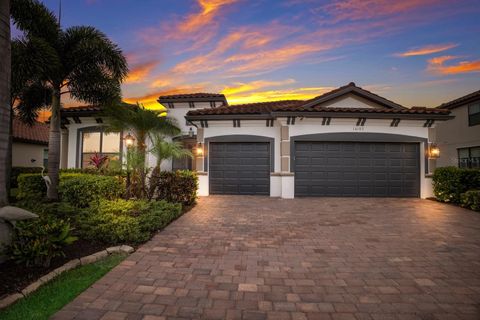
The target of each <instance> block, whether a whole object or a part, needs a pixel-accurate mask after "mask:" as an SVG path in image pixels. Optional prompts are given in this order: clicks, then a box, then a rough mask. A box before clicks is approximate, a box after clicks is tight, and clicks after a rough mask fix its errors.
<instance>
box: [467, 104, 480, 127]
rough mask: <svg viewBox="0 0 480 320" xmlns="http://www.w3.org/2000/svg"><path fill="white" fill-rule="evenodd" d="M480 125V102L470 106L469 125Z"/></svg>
mask: <svg viewBox="0 0 480 320" xmlns="http://www.w3.org/2000/svg"><path fill="white" fill-rule="evenodd" d="M477 124H480V102H476V103H473V104H471V105H469V106H468V125H469V126H470V127H471V126H476V125H477Z"/></svg>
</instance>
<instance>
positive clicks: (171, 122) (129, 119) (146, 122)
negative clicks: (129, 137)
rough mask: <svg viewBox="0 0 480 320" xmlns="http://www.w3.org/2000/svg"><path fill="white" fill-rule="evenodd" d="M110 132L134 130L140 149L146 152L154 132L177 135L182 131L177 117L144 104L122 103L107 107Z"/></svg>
mask: <svg viewBox="0 0 480 320" xmlns="http://www.w3.org/2000/svg"><path fill="white" fill-rule="evenodd" d="M104 115H105V116H106V118H107V121H106V123H107V126H106V130H107V131H108V132H119V131H130V130H131V131H132V134H133V135H135V138H136V141H137V147H138V149H139V150H140V151H142V152H144V153H145V152H146V150H147V149H146V148H147V144H146V142H147V137H148V138H150V140H153V136H154V134H162V135H166V136H175V135H178V134H180V133H181V130H180V128H178V125H177V122H176V121H175V119H172V118H169V117H164V116H162V115H161V113H160V112H158V111H155V110H149V109H146V108H145V107H143V106H142V105H132V104H127V103H120V104H118V105H113V106H109V107H107V108H105V110H104Z"/></svg>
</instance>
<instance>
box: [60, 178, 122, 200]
mask: <svg viewBox="0 0 480 320" xmlns="http://www.w3.org/2000/svg"><path fill="white" fill-rule="evenodd" d="M59 191H60V196H61V198H62V200H63V201H67V202H69V203H70V204H72V205H73V206H75V207H78V208H86V207H88V206H89V205H90V203H91V202H93V201H98V200H100V199H116V198H119V197H121V196H122V195H123V194H124V193H125V186H124V184H123V181H121V180H120V179H119V178H117V177H112V176H100V175H93V174H82V173H70V174H62V176H61V178H60V188H59Z"/></svg>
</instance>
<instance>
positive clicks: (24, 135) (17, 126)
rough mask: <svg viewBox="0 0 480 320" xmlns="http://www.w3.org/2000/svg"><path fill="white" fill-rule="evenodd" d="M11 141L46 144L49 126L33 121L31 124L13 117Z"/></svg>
mask: <svg viewBox="0 0 480 320" xmlns="http://www.w3.org/2000/svg"><path fill="white" fill-rule="evenodd" d="M12 129H13V130H12V131H13V141H17V142H26V143H35V144H44V145H48V135H49V127H48V125H47V124H45V123H41V122H35V123H34V124H33V125H32V126H29V125H28V124H26V123H24V122H22V121H21V120H20V119H18V118H17V117H15V118H13V128H12Z"/></svg>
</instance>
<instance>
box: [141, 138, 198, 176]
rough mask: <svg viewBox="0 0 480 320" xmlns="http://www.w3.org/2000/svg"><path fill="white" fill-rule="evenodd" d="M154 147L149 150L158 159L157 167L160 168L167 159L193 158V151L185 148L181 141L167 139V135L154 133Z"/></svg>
mask: <svg viewBox="0 0 480 320" xmlns="http://www.w3.org/2000/svg"><path fill="white" fill-rule="evenodd" d="M152 145H153V147H152V148H151V149H150V150H149V151H150V153H151V154H153V155H154V156H155V158H156V159H157V164H156V168H158V169H160V165H161V164H162V162H163V161H164V160H167V159H172V158H173V159H181V158H193V153H192V152H191V151H190V150H188V149H185V148H184V147H183V144H182V143H181V142H179V141H167V140H166V139H165V136H163V135H161V134H154V135H153V139H152Z"/></svg>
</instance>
